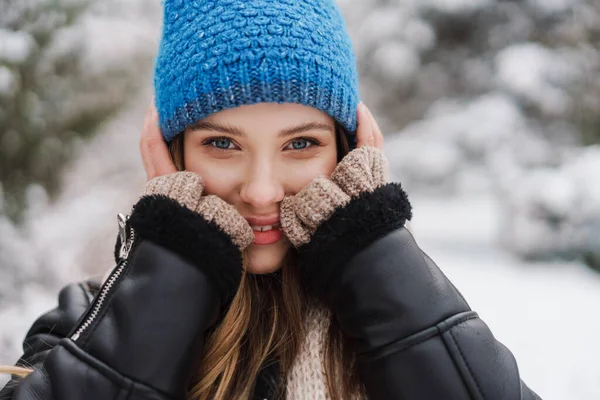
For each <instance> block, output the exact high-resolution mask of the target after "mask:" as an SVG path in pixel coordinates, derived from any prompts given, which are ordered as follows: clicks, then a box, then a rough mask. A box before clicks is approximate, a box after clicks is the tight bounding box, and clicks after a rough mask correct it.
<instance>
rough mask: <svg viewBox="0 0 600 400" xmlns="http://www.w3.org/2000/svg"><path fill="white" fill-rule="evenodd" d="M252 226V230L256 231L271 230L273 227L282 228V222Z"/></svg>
mask: <svg viewBox="0 0 600 400" xmlns="http://www.w3.org/2000/svg"><path fill="white" fill-rule="evenodd" d="M250 227H252V230H253V231H254V232H267V231H270V230H272V229H280V228H281V224H280V223H276V224H273V225H263V226H259V225H250Z"/></svg>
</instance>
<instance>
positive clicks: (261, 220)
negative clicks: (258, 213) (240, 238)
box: [246, 215, 283, 246]
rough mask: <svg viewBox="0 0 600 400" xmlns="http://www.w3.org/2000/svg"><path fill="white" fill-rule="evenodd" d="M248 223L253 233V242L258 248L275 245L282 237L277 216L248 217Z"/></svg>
mask: <svg viewBox="0 0 600 400" xmlns="http://www.w3.org/2000/svg"><path fill="white" fill-rule="evenodd" d="M246 220H248V223H249V224H250V226H251V227H252V230H253V231H254V242H253V243H252V244H256V245H259V246H266V245H270V244H274V243H277V242H278V241H280V240H281V238H282V237H283V232H282V231H281V224H280V223H279V215H275V216H271V217H248V218H246Z"/></svg>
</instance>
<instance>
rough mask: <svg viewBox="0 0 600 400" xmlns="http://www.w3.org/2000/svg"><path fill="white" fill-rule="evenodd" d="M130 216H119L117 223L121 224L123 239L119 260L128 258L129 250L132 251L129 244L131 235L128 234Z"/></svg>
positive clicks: (120, 233) (120, 235)
mask: <svg viewBox="0 0 600 400" xmlns="http://www.w3.org/2000/svg"><path fill="white" fill-rule="evenodd" d="M128 219H129V216H126V215H124V214H122V213H119V214H117V222H118V224H119V237H120V238H121V249H120V250H119V258H120V259H121V260H123V259H125V258H127V256H128V255H129V250H131V243H129V235H128V234H127V233H128V232H127V231H128V229H127V220H128Z"/></svg>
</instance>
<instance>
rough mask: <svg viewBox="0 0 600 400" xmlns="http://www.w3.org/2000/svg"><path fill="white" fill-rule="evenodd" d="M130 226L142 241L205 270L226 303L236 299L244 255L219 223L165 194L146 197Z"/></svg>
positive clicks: (143, 198) (139, 202) (132, 215)
mask: <svg viewBox="0 0 600 400" xmlns="http://www.w3.org/2000/svg"><path fill="white" fill-rule="evenodd" d="M129 223H130V225H131V227H132V228H133V229H134V230H135V232H136V234H137V235H139V236H140V237H141V238H142V239H145V240H150V241H152V242H154V243H157V244H159V245H161V246H164V247H166V248H167V249H169V250H171V251H173V252H175V253H177V254H179V255H180V256H182V257H184V258H186V259H188V260H189V261H191V262H192V263H193V264H194V265H196V266H197V267H198V268H199V269H201V270H202V271H203V272H204V273H205V274H206V275H208V277H209V278H210V279H211V280H212V281H213V283H214V284H215V286H216V288H217V291H218V292H219V293H220V294H221V296H222V297H221V299H222V301H223V303H227V302H228V301H230V300H231V299H232V298H233V296H234V295H235V292H236V291H237V288H238V286H239V284H240V279H241V275H242V254H241V252H240V250H239V248H238V247H237V246H236V245H235V244H233V242H232V241H231V238H230V237H229V235H227V234H226V233H225V232H223V231H222V230H221V229H220V228H219V227H218V226H217V225H216V224H215V223H213V222H207V221H206V220H205V219H204V218H203V217H202V216H201V215H200V214H198V213H195V212H193V211H191V210H189V209H188V208H186V207H184V206H182V205H181V204H179V203H178V202H176V201H175V200H173V199H171V198H169V197H167V196H161V195H152V196H144V197H142V198H141V199H140V201H138V203H137V204H136V205H135V206H134V208H133V213H132V214H131V217H130V218H129Z"/></svg>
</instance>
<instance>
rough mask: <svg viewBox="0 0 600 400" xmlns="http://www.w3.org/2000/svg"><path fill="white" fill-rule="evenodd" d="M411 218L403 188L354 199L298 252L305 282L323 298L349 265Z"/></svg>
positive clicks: (389, 188) (388, 187)
mask: <svg viewBox="0 0 600 400" xmlns="http://www.w3.org/2000/svg"><path fill="white" fill-rule="evenodd" d="M411 218H412V211H411V205H410V202H409V201H408V197H407V196H406V193H405V192H404V191H403V190H402V188H401V186H400V184H397V183H389V184H387V185H384V186H380V187H378V188H377V189H375V190H374V191H373V192H363V193H361V194H360V195H358V196H357V197H354V198H352V200H351V201H350V202H349V203H348V204H347V205H346V206H345V207H342V208H338V209H337V210H335V212H334V213H333V214H332V215H331V217H330V218H329V219H328V220H327V221H325V222H324V223H323V224H322V225H321V226H319V228H318V229H317V230H316V232H315V233H314V234H313V235H312V238H311V240H310V242H308V243H306V244H304V245H302V246H300V247H299V248H298V257H299V268H300V271H301V274H302V280H303V282H305V284H306V285H307V287H309V288H311V289H312V290H314V291H315V293H316V294H317V295H319V296H320V295H323V294H324V293H325V292H326V291H327V287H328V285H329V283H330V282H331V281H332V280H333V279H334V278H335V276H336V275H337V274H338V273H339V272H340V271H341V270H342V269H343V266H344V265H345V264H346V263H347V262H348V261H350V260H351V259H352V258H353V257H354V256H356V255H357V254H358V253H360V252H361V251H362V250H363V249H365V248H366V247H367V246H369V245H370V244H372V243H373V242H375V241H376V240H377V239H379V238H381V237H383V236H385V235H387V234H388V233H390V232H392V231H394V230H396V229H399V228H402V227H403V226H404V224H405V222H406V221H407V220H410V219H411Z"/></svg>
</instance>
